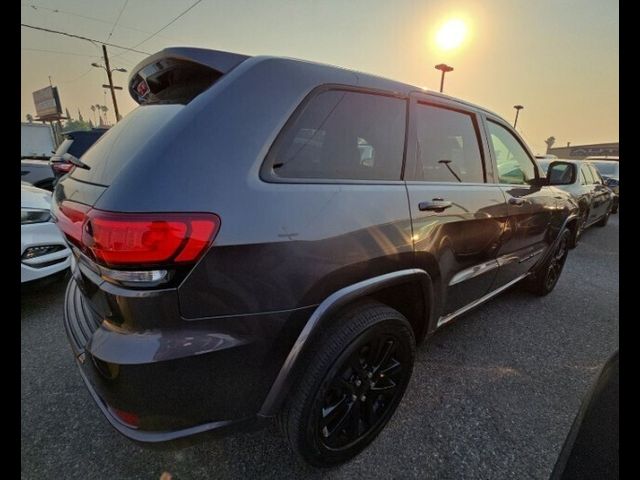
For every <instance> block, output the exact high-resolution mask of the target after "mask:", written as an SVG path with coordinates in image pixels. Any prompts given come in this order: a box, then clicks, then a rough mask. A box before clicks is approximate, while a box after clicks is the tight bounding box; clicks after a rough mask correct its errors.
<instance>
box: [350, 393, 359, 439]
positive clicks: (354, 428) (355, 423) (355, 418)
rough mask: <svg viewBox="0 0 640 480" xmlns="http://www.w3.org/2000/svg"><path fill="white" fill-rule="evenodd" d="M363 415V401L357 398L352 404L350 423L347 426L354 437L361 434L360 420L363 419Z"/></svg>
mask: <svg viewBox="0 0 640 480" xmlns="http://www.w3.org/2000/svg"><path fill="white" fill-rule="evenodd" d="M361 416H362V409H361V402H360V401H359V400H356V401H355V402H353V405H352V406H351V410H350V412H349V425H348V427H347V428H348V430H349V434H350V435H351V438H353V439H355V438H358V437H359V436H360V422H361V420H362V418H361Z"/></svg>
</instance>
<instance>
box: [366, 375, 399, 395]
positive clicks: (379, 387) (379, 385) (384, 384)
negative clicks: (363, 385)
mask: <svg viewBox="0 0 640 480" xmlns="http://www.w3.org/2000/svg"><path fill="white" fill-rule="evenodd" d="M394 388H396V382H394V381H393V380H391V379H390V378H387V377H385V378H383V379H381V380H379V381H378V382H376V384H375V385H373V386H372V387H371V391H374V392H382V391H384V390H393V389H394Z"/></svg>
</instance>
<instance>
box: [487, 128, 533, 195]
mask: <svg viewBox="0 0 640 480" xmlns="http://www.w3.org/2000/svg"><path fill="white" fill-rule="evenodd" d="M488 125H489V133H490V135H491V143H492V144H493V150H494V152H495V155H496V162H497V164H498V178H499V182H500V183H510V184H526V183H529V182H530V181H531V180H533V179H535V177H536V174H535V167H534V165H533V160H531V158H530V157H529V155H528V154H527V152H526V150H525V149H524V148H523V147H522V145H520V142H519V141H518V140H517V139H516V137H515V136H514V135H513V134H512V133H511V132H510V131H509V130H507V129H506V128H504V127H503V126H501V125H498V124H497V123H494V122H491V121H490V122H488Z"/></svg>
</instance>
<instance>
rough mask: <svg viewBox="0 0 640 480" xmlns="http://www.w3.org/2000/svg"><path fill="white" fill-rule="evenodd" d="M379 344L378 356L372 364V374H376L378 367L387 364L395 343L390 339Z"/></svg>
mask: <svg viewBox="0 0 640 480" xmlns="http://www.w3.org/2000/svg"><path fill="white" fill-rule="evenodd" d="M380 343H381V348H380V351H379V355H378V356H377V357H376V360H375V363H373V364H372V366H373V371H374V372H377V371H378V370H379V369H380V367H382V366H383V365H384V364H385V363H387V361H388V360H389V357H390V356H391V353H392V352H393V350H394V347H395V342H394V341H393V340H392V339H388V340H385V341H384V342H380Z"/></svg>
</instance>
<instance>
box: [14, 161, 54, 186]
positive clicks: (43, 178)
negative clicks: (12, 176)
mask: <svg viewBox="0 0 640 480" xmlns="http://www.w3.org/2000/svg"><path fill="white" fill-rule="evenodd" d="M20 180H21V181H23V182H27V183H29V184H31V185H33V186H34V187H38V188H42V189H44V190H49V191H51V190H53V186H54V183H55V175H54V173H53V170H52V169H51V165H49V160H31V159H24V160H20Z"/></svg>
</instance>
